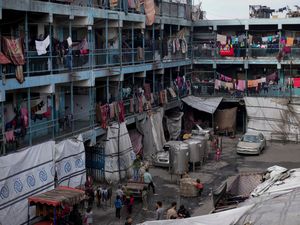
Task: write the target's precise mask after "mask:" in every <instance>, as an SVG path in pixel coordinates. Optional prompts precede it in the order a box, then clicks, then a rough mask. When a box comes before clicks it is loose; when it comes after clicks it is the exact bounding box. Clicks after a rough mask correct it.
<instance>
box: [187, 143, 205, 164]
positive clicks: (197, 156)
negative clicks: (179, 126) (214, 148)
mask: <svg viewBox="0 0 300 225" xmlns="http://www.w3.org/2000/svg"><path fill="white" fill-rule="evenodd" d="M184 143H187V144H188V145H189V151H190V160H189V161H190V162H192V163H196V162H201V161H202V158H203V152H200V151H201V150H203V147H202V144H201V140H197V139H188V140H185V141H184ZM201 153H202V154H201ZM201 156H202V157H201Z"/></svg>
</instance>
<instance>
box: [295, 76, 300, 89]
mask: <svg viewBox="0 0 300 225" xmlns="http://www.w3.org/2000/svg"><path fill="white" fill-rule="evenodd" d="M294 88H300V78H294Z"/></svg>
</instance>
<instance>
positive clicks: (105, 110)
mask: <svg viewBox="0 0 300 225" xmlns="http://www.w3.org/2000/svg"><path fill="white" fill-rule="evenodd" d="M108 110H109V106H108V105H107V104H106V105H103V106H100V111H101V127H102V128H103V129H106V128H107V119H108V118H107V117H108Z"/></svg>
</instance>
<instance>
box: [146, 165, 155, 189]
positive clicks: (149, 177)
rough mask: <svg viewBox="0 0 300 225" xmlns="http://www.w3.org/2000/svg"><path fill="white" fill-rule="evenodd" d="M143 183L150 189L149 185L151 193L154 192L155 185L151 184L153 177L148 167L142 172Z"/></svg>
mask: <svg viewBox="0 0 300 225" xmlns="http://www.w3.org/2000/svg"><path fill="white" fill-rule="evenodd" d="M144 183H145V184H147V185H148V189H149V190H150V187H151V188H152V191H153V194H154V195H156V194H155V187H154V184H153V179H152V176H151V174H150V173H149V169H148V168H147V169H146V171H145V173H144Z"/></svg>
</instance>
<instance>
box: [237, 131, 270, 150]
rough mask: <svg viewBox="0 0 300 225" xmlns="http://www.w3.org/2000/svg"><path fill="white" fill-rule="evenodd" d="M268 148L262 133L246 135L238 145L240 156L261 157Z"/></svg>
mask: <svg viewBox="0 0 300 225" xmlns="http://www.w3.org/2000/svg"><path fill="white" fill-rule="evenodd" d="M265 148H266V139H265V137H264V135H263V134H262V133H246V134H244V135H243V136H242V138H241V139H240V141H239V143H238V144H237V149H236V152H237V153H238V154H249V155H259V154H260V153H261V152H262V150H264V149H265Z"/></svg>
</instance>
